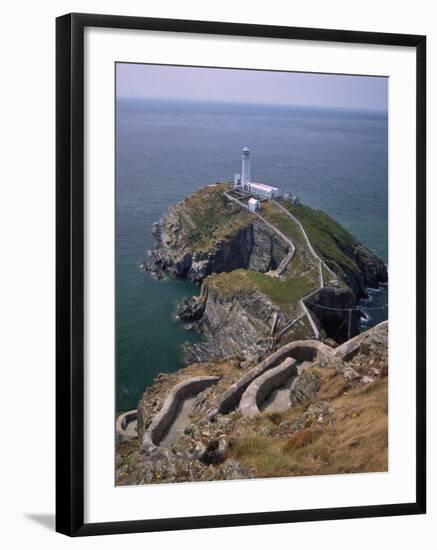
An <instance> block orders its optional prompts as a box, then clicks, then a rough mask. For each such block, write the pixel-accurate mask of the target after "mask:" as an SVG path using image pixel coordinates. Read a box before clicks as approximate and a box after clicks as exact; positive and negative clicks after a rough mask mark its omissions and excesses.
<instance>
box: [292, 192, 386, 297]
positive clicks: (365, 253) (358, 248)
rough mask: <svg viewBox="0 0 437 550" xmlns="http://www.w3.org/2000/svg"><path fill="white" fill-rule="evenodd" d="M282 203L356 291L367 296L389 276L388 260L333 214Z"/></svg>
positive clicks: (332, 267)
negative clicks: (367, 290) (370, 247)
mask: <svg viewBox="0 0 437 550" xmlns="http://www.w3.org/2000/svg"><path fill="white" fill-rule="evenodd" d="M282 205H283V206H284V207H285V208H286V209H287V210H288V211H289V212H290V213H291V214H292V215H293V216H295V217H296V219H297V220H299V222H300V223H301V224H302V225H303V227H304V229H305V231H306V232H307V234H308V237H309V240H310V241H311V244H312V245H313V247H314V249H315V250H316V252H317V254H319V256H320V257H321V258H322V259H323V260H324V261H325V262H326V264H327V265H328V266H329V267H330V268H331V269H332V270H333V271H334V272H335V273H336V274H337V275H338V276H339V277H340V278H341V279H342V281H343V282H344V283H345V284H346V285H347V286H348V287H349V288H350V289H351V290H352V291H353V292H354V294H355V296H356V298H362V297H364V296H366V289H367V288H369V287H370V288H376V287H378V285H379V284H380V283H386V282H387V279H388V274H387V267H386V265H385V264H384V262H383V261H382V260H381V259H380V258H378V256H376V254H374V253H373V252H372V251H371V250H369V249H368V248H367V247H366V246H364V245H363V244H362V243H360V242H358V241H357V240H356V239H355V238H354V237H353V236H352V235H351V234H350V233H349V232H348V231H346V229H344V227H342V226H341V225H340V224H339V223H337V222H336V221H335V220H333V219H332V218H331V217H330V216H328V215H327V214H325V213H324V212H322V211H321V210H316V209H313V208H310V207H308V206H305V205H291V204H288V203H286V202H282Z"/></svg>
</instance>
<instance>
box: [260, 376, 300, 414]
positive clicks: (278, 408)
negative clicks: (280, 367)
mask: <svg viewBox="0 0 437 550" xmlns="http://www.w3.org/2000/svg"><path fill="white" fill-rule="evenodd" d="M295 378H296V376H295V375H294V376H290V377H289V378H288V379H287V380H286V382H285V384H284V385H283V386H281V387H280V388H277V389H275V390H273V391H272V393H271V394H270V395H269V396H268V397H267V399H266V400H265V401H264V403H262V405H261V411H262V412H267V413H273V412H282V411H286V410H287V409H288V408H289V407H290V405H291V402H290V389H291V386H292V384H293V382H294V380H295Z"/></svg>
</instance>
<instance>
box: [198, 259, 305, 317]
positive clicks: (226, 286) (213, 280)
mask: <svg viewBox="0 0 437 550" xmlns="http://www.w3.org/2000/svg"><path fill="white" fill-rule="evenodd" d="M208 287H209V288H210V289H211V290H215V291H216V292H218V293H219V294H221V295H222V296H223V297H227V298H229V297H232V296H235V295H241V294H250V293H251V292H254V291H255V290H257V291H259V292H261V293H262V294H264V295H265V296H267V297H268V298H269V299H270V300H271V301H272V302H273V303H274V304H276V305H277V306H278V307H280V308H281V309H282V310H283V311H285V310H288V309H290V307H291V306H293V305H295V304H296V303H297V302H298V300H300V298H302V297H303V296H305V295H306V294H308V293H309V292H311V290H313V289H314V280H313V278H311V277H309V276H308V275H303V276H301V277H297V278H295V279H292V278H284V279H279V278H278V277H271V276H270V275H266V274H265V273H260V272H258V271H247V270H246V269H236V270H235V271H231V272H229V273H219V274H217V275H212V276H210V277H208Z"/></svg>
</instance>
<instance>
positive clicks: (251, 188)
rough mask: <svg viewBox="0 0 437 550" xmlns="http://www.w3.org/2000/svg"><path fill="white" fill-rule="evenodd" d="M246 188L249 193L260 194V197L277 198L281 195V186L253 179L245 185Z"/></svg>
mask: <svg viewBox="0 0 437 550" xmlns="http://www.w3.org/2000/svg"><path fill="white" fill-rule="evenodd" d="M245 189H246V191H248V192H249V193H253V194H254V195H259V196H260V197H265V198H266V199H276V198H278V197H280V196H281V191H280V190H279V187H272V186H271V185H266V184H265V183H255V182H252V181H251V182H250V183H248V184H247V185H246V186H245Z"/></svg>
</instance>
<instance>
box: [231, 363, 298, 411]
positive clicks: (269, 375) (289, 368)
mask: <svg viewBox="0 0 437 550" xmlns="http://www.w3.org/2000/svg"><path fill="white" fill-rule="evenodd" d="M293 374H294V375H296V374H297V361H296V360H295V359H292V358H291V357H287V358H286V359H284V361H282V363H281V364H280V365H278V366H277V367H274V368H273V369H270V370H268V371H267V372H265V373H264V374H262V375H261V376H258V378H256V379H255V380H254V381H253V382H252V383H251V384H250V385H249V387H248V388H247V389H246V391H245V392H244V393H243V396H242V398H241V401H240V406H239V410H240V412H241V414H242V415H243V416H245V417H247V418H252V417H254V416H256V415H257V414H259V413H260V412H261V411H260V406H261V405H262V403H263V402H264V401H265V399H266V398H267V397H268V396H269V395H270V394H271V393H272V391H273V390H275V389H276V388H280V387H281V386H282V385H283V384H284V383H285V382H286V381H287V380H288V378H290V376H292V375H293Z"/></svg>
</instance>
